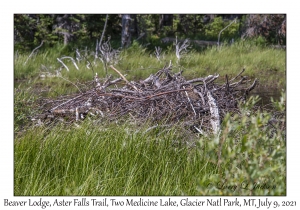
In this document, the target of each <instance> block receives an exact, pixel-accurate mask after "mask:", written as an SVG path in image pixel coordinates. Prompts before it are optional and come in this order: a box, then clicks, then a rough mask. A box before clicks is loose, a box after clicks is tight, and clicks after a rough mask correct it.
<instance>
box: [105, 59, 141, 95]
mask: <svg viewBox="0 0 300 210" xmlns="http://www.w3.org/2000/svg"><path fill="white" fill-rule="evenodd" d="M109 67H110V68H111V69H113V70H114V71H115V72H117V73H118V74H119V75H120V76H121V77H122V79H123V80H124V81H125V82H126V83H127V84H128V85H130V86H131V87H133V89H135V90H136V91H138V90H139V89H138V88H137V87H136V86H135V85H133V84H131V83H130V82H128V80H127V79H126V78H125V77H124V76H123V74H121V72H119V71H118V70H117V69H116V68H115V67H113V66H112V65H110V66H109Z"/></svg>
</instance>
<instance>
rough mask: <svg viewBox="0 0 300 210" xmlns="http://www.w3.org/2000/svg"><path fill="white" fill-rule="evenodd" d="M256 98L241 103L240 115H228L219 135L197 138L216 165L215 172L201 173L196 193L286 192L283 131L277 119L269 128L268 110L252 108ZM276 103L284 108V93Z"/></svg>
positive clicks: (245, 193) (206, 156)
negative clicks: (253, 110) (253, 109)
mask: <svg viewBox="0 0 300 210" xmlns="http://www.w3.org/2000/svg"><path fill="white" fill-rule="evenodd" d="M257 100H258V98H251V99H250V100H249V101H248V102H247V103H246V104H245V105H243V106H241V108H242V115H241V116H237V115H235V116H233V117H230V116H229V115H227V116H226V117H225V119H224V122H223V129H222V132H221V134H220V135H219V136H216V137H215V138H214V139H212V140H210V139H206V140H205V141H200V142H199V146H200V148H202V149H203V152H204V156H205V157H204V158H206V159H207V160H209V161H208V162H211V163H213V164H215V165H217V167H218V170H217V171H216V173H212V174H207V175H205V176H203V177H201V179H200V180H199V188H198V190H199V194H201V195H286V141H285V133H284V132H285V131H284V129H282V124H280V123H277V124H275V125H274V124H272V126H271V128H270V124H269V123H270V120H271V118H272V116H271V115H270V114H269V113H266V112H260V111H257V112H254V113H253V112H251V109H250V108H251V107H252V106H253V105H254V104H255V103H256V102H257ZM275 104H276V105H275V106H276V107H277V108H278V111H280V112H284V110H285V95H284V94H283V95H282V97H281V100H280V101H279V102H276V103H275ZM282 116H284V115H282ZM284 121H285V119H284V117H282V118H280V119H278V122H284Z"/></svg>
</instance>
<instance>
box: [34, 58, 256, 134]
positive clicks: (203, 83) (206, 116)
mask: <svg viewBox="0 0 300 210" xmlns="http://www.w3.org/2000/svg"><path fill="white" fill-rule="evenodd" d="M110 68H111V69H113V70H114V71H116V72H117V73H118V74H119V75H120V78H117V79H112V77H111V76H109V77H107V78H104V79H100V78H98V76H97V74H96V75H95V77H94V80H93V81H92V82H91V83H90V84H91V85H90V88H89V89H88V90H87V91H85V92H81V93H76V94H74V95H67V96H61V97H59V98H57V99H55V100H49V99H44V101H43V106H42V107H43V109H44V110H43V112H42V113H41V114H39V115H38V116H36V117H34V118H33V119H32V120H35V121H36V122H38V123H39V124H43V123H49V122H51V121H54V120H56V119H60V120H62V119H63V120H64V121H67V122H70V123H71V122H76V121H80V120H84V119H85V118H86V116H87V115H91V116H94V117H96V118H97V119H98V118H99V119H103V118H105V119H108V120H117V119H120V118H122V117H125V118H133V119H134V120H137V121H138V122H142V123H143V122H151V123H153V124H154V125H155V124H156V123H161V122H162V121H163V122H164V123H165V124H167V125H174V124H176V123H179V122H180V123H183V125H184V127H186V128H189V129H192V130H193V131H194V132H198V133H200V134H203V133H218V132H219V130H220V123H221V122H222V119H223V118H224V116H225V114H226V113H228V112H229V113H239V110H238V103H239V102H241V101H244V100H245V99H246V98H247V97H248V95H249V92H250V91H251V90H253V89H254V88H255V86H256V84H257V80H256V79H255V80H254V81H251V80H250V79H248V78H247V77H246V76H242V73H243V72H244V69H243V70H242V71H241V72H240V73H239V74H238V75H237V76H235V77H233V78H228V76H227V75H226V79H225V82H224V83H223V84H218V83H217V82H216V81H217V79H218V78H219V75H208V76H206V77H200V78H194V79H190V80H186V79H185V78H184V76H183V72H182V71H180V72H172V64H171V63H170V64H169V65H166V66H164V67H163V68H162V69H160V70H159V71H157V72H156V73H155V74H151V75H150V76H149V77H148V78H145V79H144V80H140V81H130V82H129V81H128V80H127V79H126V77H125V76H124V75H123V74H122V73H121V72H120V71H118V70H117V69H116V68H115V67H113V66H110Z"/></svg>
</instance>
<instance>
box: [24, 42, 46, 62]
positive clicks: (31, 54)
mask: <svg viewBox="0 0 300 210" xmlns="http://www.w3.org/2000/svg"><path fill="white" fill-rule="evenodd" d="M43 43H44V40H43V41H42V42H41V44H40V45H39V46H38V47H36V48H34V49H33V50H32V52H31V53H30V55H29V56H28V58H27V59H26V61H25V63H24V65H26V63H27V61H28V60H29V58H30V57H31V56H32V55H33V53H34V51H36V50H37V49H39V48H40V47H41V46H42V45H43Z"/></svg>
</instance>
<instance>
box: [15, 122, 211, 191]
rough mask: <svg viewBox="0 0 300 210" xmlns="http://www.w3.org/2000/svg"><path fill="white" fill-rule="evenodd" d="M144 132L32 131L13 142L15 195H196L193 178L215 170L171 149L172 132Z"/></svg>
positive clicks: (86, 126)
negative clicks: (163, 133) (158, 133)
mask: <svg viewBox="0 0 300 210" xmlns="http://www.w3.org/2000/svg"><path fill="white" fill-rule="evenodd" d="M69 129H70V128H69ZM144 131H145V130H141V131H136V132H133V131H130V130H129V129H128V127H126V126H117V125H115V124H111V125H109V126H107V125H106V126H105V125H102V126H100V127H98V126H93V125H92V124H91V123H88V122H85V123H83V124H82V125H81V128H72V132H71V131H70V130H67V129H66V128H63V127H61V126H55V127H54V128H53V129H51V130H47V129H45V128H34V129H30V130H28V131H27V132H26V134H25V135H24V136H23V137H22V138H20V139H17V140H16V141H15V183H14V185H15V195H181V194H196V193H197V191H196V185H195V184H196V180H197V178H198V177H201V176H203V175H204V174H205V173H211V172H212V171H214V170H215V168H216V167H215V166H214V165H213V164H207V165H205V162H202V159H203V158H202V154H201V153H200V151H199V150H197V149H196V148H194V149H190V150H189V149H188V148H187V147H186V146H185V145H184V144H183V143H182V145H174V140H175V139H176V138H177V136H176V132H174V131H171V132H169V133H168V134H167V135H161V136H158V137H156V136H155V135H151V134H150V135H149V134H145V133H144ZM204 165H205V169H203V166H204Z"/></svg>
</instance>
